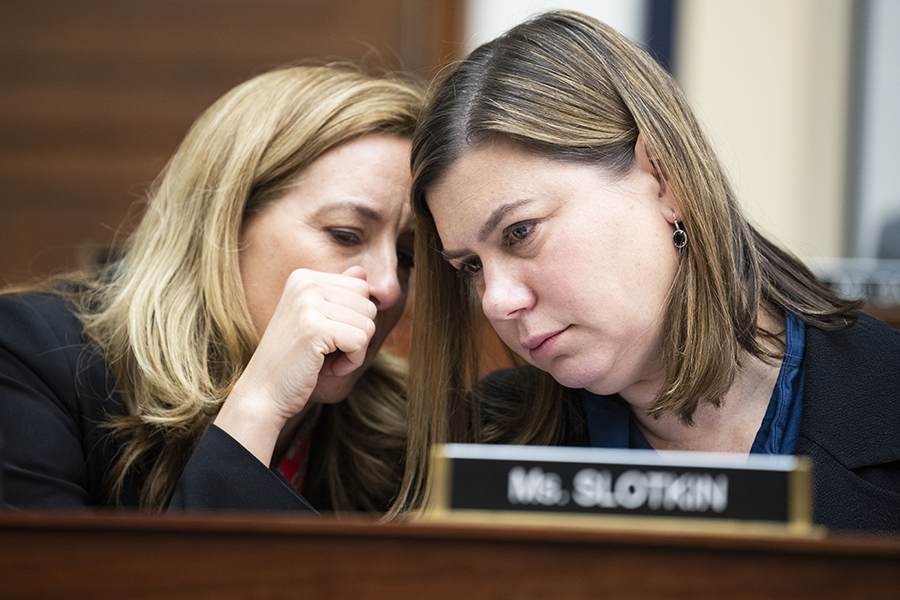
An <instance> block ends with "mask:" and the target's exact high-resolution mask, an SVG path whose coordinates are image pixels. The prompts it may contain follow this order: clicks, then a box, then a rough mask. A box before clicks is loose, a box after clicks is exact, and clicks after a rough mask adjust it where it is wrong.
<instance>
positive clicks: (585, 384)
mask: <svg viewBox="0 0 900 600" xmlns="http://www.w3.org/2000/svg"><path fill="white" fill-rule="evenodd" d="M561 362H562V361H561ZM548 372H549V373H550V375H551V376H552V377H553V379H555V380H556V382H557V383H558V384H560V385H562V386H565V387H567V388H572V389H576V390H578V389H582V388H587V389H589V390H590V391H592V392H593V391H594V388H596V387H597V383H598V382H602V381H603V379H604V378H603V377H602V376H601V375H600V374H599V373H598V370H597V369H596V367H593V366H591V367H590V368H586V367H584V366H582V365H573V364H564V363H563V364H554V365H551V367H550V369H549V371H548ZM594 393H602V394H604V395H609V394H614V393H615V392H614V391H613V392H605V391H604V392H594Z"/></svg>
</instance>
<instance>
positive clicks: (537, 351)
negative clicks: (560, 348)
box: [522, 328, 566, 359]
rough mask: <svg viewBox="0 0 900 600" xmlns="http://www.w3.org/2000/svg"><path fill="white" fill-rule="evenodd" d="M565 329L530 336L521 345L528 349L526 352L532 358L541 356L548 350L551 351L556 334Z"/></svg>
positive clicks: (548, 352)
mask: <svg viewBox="0 0 900 600" xmlns="http://www.w3.org/2000/svg"><path fill="white" fill-rule="evenodd" d="M565 330H566V328H563V329H558V330H556V331H551V332H549V333H545V334H542V335H537V336H533V337H530V338H528V340H527V341H526V342H525V343H523V344H522V347H523V348H525V349H526V350H528V353H529V354H530V355H531V357H532V358H535V359H537V358H542V357H543V356H545V355H547V354H550V352H551V351H552V346H553V343H554V342H555V341H556V339H557V336H559V334H561V333H562V332H564V331H565Z"/></svg>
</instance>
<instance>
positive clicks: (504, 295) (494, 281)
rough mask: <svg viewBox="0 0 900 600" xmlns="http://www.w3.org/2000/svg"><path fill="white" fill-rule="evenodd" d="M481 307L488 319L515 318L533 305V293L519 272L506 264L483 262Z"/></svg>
mask: <svg viewBox="0 0 900 600" xmlns="http://www.w3.org/2000/svg"><path fill="white" fill-rule="evenodd" d="M482 268H483V273H484V280H483V285H484V287H483V289H482V290H481V307H482V310H483V311H484V315H485V316H486V317H487V318H488V320H490V321H507V320H509V319H515V318H516V317H517V316H519V314H520V313H521V312H522V311H527V310H529V309H530V308H532V307H533V306H534V302H535V295H534V293H533V291H532V290H531V288H530V287H529V286H528V285H527V284H526V283H525V281H524V279H523V278H522V277H520V276H519V273H518V272H517V271H516V270H515V269H512V268H508V267H507V266H506V265H495V266H494V267H493V268H491V267H490V266H489V265H487V264H483V266H482Z"/></svg>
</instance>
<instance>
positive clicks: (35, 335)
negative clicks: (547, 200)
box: [0, 65, 421, 512]
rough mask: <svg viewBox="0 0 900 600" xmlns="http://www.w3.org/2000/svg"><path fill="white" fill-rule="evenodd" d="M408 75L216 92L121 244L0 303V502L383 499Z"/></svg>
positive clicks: (337, 71) (403, 269)
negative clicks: (94, 261)
mask: <svg viewBox="0 0 900 600" xmlns="http://www.w3.org/2000/svg"><path fill="white" fill-rule="evenodd" d="M420 107H421V94H420V90H419V88H418V87H417V86H416V85H414V84H412V83H410V82H407V81H404V80H402V79H400V78H393V77H388V76H374V75H367V74H365V73H363V72H362V71H361V70H360V69H358V68H355V67H352V66H347V65H343V66H342V65H321V66H297V67H288V68H282V69H277V70H274V71H272V72H269V73H266V74H263V75H260V76H258V77H256V78H254V79H251V80H249V81H247V82H245V83H244V84H241V85H239V86H237V87H236V88H234V89H233V90H231V91H230V92H228V93H227V94H226V95H225V96H223V97H222V98H221V99H220V100H218V101H217V102H216V103H215V104H214V105H213V106H211V107H210V108H209V109H208V110H207V111H206V112H205V113H204V114H203V115H202V116H201V117H200V118H199V119H198V120H197V122H196V123H195V124H194V126H193V127H192V128H191V130H190V131H189V133H188V134H187V136H186V138H185V140H184V141H183V142H182V144H181V145H180V147H179V148H178V150H177V151H176V153H175V154H174V156H173V157H172V158H171V160H170V161H169V163H168V165H167V166H166V167H165V169H164V171H163V173H162V174H161V175H160V177H159V178H158V179H157V181H156V182H155V183H154V185H153V187H152V189H151V190H150V193H149V203H148V205H147V210H146V214H145V216H144V217H143V219H142V220H141V222H140V224H139V226H138V227H137V228H136V230H135V231H134V233H133V234H132V235H131V236H129V238H128V240H127V242H126V243H125V245H124V248H123V250H122V252H121V255H120V256H119V257H117V258H115V259H113V260H110V261H109V262H108V263H106V264H104V265H102V266H101V267H99V268H97V269H96V270H90V271H86V272H80V273H75V274H68V275H65V276H61V277H55V278H53V279H52V280H50V281H47V282H44V283H43V284H41V285H37V286H30V287H29V289H27V290H26V289H23V288H22V287H19V288H18V289H15V290H7V291H6V293H5V294H4V295H3V296H2V297H0V429H2V437H3V439H4V441H5V445H6V448H5V453H4V459H5V488H4V489H5V502H6V503H7V504H9V505H13V506H17V507H72V506H91V505H107V504H109V505H118V506H139V507H142V508H144V509H149V510H164V509H166V508H167V507H168V508H204V509H217V508H221V509H249V510H254V509H259V510H262V509H285V510H291V509H297V510H310V509H312V508H316V509H332V510H338V511H376V512H377V511H383V510H385V509H386V508H387V507H388V506H389V504H390V502H391V501H392V499H393V498H394V496H395V494H396V491H397V484H398V482H399V477H400V465H401V460H402V454H403V447H404V436H405V428H404V426H405V407H406V394H405V365H404V364H403V363H402V362H401V361H399V360H398V359H395V358H392V357H390V356H388V355H386V354H385V353H384V352H380V351H379V349H380V347H381V345H382V343H383V342H384V340H385V337H386V336H387V334H388V333H389V332H390V330H391V329H392V328H393V326H394V325H395V324H396V323H397V321H398V319H399V318H400V316H401V314H402V312H403V307H404V304H405V301H406V296H407V291H408V284H409V278H410V276H411V270H412V267H413V262H412V254H413V248H412V246H413V228H412V219H411V216H410V213H409V208H408V193H409V184H410V176H409V150H410V137H411V135H412V132H413V129H414V126H415V124H416V119H417V116H418V113H419V110H420Z"/></svg>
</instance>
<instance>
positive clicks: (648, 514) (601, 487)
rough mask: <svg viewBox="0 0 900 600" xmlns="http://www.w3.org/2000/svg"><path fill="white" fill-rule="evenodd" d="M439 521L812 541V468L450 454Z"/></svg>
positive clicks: (746, 460) (637, 456)
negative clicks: (746, 533) (745, 533)
mask: <svg viewBox="0 0 900 600" xmlns="http://www.w3.org/2000/svg"><path fill="white" fill-rule="evenodd" d="M432 465H433V469H432V476H433V477H434V478H435V480H434V485H435V488H434V491H435V498H434V500H435V502H434V504H433V508H432V509H431V510H430V511H429V512H428V514H427V515H426V517H427V518H431V519H439V520H461V521H486V522H494V523H496V522H503V521H506V522H513V523H542V522H543V523H552V522H558V523H564V524H577V525H610V526H614V527H638V528H651V529H677V530H684V529H688V530H704V531H734V530H735V529H740V530H747V529H750V530H755V531H758V532H759V533H767V534H768V533H790V534H808V533H810V532H811V529H812V493H811V474H810V465H809V459H807V458H804V457H795V456H772V455H755V454H754V455H749V456H747V455H738V454H718V453H703V452H655V451H653V450H617V449H601V448H561V447H544V446H502V445H481V444H445V445H439V446H435V447H434V449H433V451H432Z"/></svg>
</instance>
